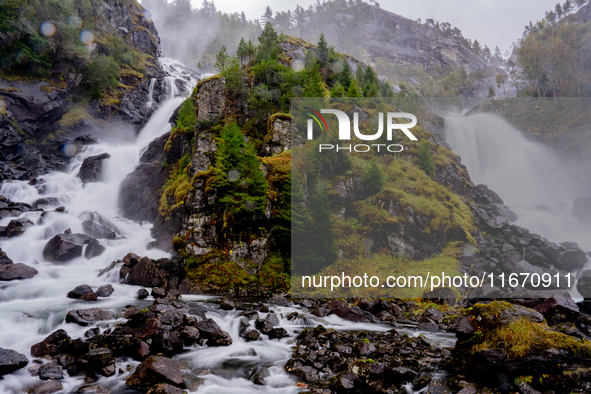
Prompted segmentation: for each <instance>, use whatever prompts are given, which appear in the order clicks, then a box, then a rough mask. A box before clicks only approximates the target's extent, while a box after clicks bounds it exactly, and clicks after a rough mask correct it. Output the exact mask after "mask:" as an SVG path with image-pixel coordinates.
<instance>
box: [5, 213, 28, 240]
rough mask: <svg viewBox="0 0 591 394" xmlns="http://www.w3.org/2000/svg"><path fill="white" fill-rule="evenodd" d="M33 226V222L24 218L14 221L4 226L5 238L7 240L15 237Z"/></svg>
mask: <svg viewBox="0 0 591 394" xmlns="http://www.w3.org/2000/svg"><path fill="white" fill-rule="evenodd" d="M31 226H34V224H33V222H31V221H30V220H29V219H26V218H20V219H14V220H11V221H10V223H8V225H7V226H6V236H7V237H8V238H12V237H16V236H17V235H21V234H22V233H24V232H25V230H26V229H27V228H29V227H31Z"/></svg>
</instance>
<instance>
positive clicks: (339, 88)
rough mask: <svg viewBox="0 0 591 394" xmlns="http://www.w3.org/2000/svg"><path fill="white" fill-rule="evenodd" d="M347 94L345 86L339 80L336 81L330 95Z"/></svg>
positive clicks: (339, 95)
mask: <svg viewBox="0 0 591 394" xmlns="http://www.w3.org/2000/svg"><path fill="white" fill-rule="evenodd" d="M343 96H345V88H343V85H341V83H340V82H339V81H336V82H335V83H334V85H333V86H332V89H331V90H330V97H343Z"/></svg>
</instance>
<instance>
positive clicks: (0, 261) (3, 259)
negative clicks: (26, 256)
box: [0, 249, 14, 265]
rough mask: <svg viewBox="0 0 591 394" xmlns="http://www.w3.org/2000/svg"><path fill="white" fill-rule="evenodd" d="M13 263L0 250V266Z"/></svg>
mask: <svg viewBox="0 0 591 394" xmlns="http://www.w3.org/2000/svg"><path fill="white" fill-rule="evenodd" d="M13 263H14V262H13V261H12V260H11V259H10V257H8V256H7V255H6V252H4V251H2V249H0V265H7V264H13Z"/></svg>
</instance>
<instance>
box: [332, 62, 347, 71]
mask: <svg viewBox="0 0 591 394" xmlns="http://www.w3.org/2000/svg"><path fill="white" fill-rule="evenodd" d="M330 69H331V70H332V72H334V73H337V74H338V73H340V72H343V70H344V69H345V65H344V64H343V62H341V61H340V60H337V61H336V62H333V63H332V64H331V65H330Z"/></svg>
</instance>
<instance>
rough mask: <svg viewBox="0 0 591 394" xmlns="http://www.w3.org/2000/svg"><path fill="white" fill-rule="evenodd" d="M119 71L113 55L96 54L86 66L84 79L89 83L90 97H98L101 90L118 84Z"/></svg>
mask: <svg viewBox="0 0 591 394" xmlns="http://www.w3.org/2000/svg"><path fill="white" fill-rule="evenodd" d="M119 71H120V70H119V64H117V61H115V59H113V57H111V56H105V55H99V56H97V57H96V59H94V60H93V61H92V63H90V65H89V66H88V72H87V73H86V81H87V82H88V83H89V84H90V89H91V92H90V93H91V96H92V98H100V97H102V92H103V91H105V90H106V91H110V90H112V89H115V88H116V87H117V86H118V85H119V82H118V81H117V78H119ZM97 96H98V97H97Z"/></svg>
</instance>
